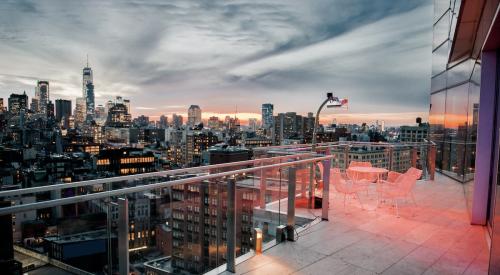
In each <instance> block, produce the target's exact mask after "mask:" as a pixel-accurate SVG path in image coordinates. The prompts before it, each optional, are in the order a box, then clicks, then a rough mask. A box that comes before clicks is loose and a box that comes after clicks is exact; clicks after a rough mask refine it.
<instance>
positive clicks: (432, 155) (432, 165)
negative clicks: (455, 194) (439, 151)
mask: <svg viewBox="0 0 500 275" xmlns="http://www.w3.org/2000/svg"><path fill="white" fill-rule="evenodd" d="M427 157H428V159H429V160H428V167H429V168H428V169H429V176H430V179H431V180H434V175H435V174H436V145H434V144H431V145H430V147H429V154H428V156H427Z"/></svg>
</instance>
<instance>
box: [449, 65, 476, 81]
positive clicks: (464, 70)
mask: <svg viewBox="0 0 500 275" xmlns="http://www.w3.org/2000/svg"><path fill="white" fill-rule="evenodd" d="M473 65H474V61H473V60H472V59H467V60H465V61H464V62H462V63H460V64H457V65H455V66H454V67H452V68H450V69H448V80H447V85H448V87H450V86H453V85H456V84H458V83H461V82H464V81H468V80H469V79H470V76H471V75H472V68H473Z"/></svg>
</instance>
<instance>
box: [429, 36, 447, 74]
mask: <svg viewBox="0 0 500 275" xmlns="http://www.w3.org/2000/svg"><path fill="white" fill-rule="evenodd" d="M449 44H450V43H449V42H446V43H444V44H443V45H441V47H439V48H438V49H436V50H435V51H434V52H433V53H432V75H433V76H434V75H437V74H439V73H440V72H442V71H444V70H446V63H447V62H448V47H449Z"/></svg>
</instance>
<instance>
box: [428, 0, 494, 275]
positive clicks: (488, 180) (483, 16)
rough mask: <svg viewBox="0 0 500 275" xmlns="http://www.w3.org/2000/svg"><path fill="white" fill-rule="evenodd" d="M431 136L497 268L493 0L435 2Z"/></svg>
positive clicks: (438, 159)
mask: <svg viewBox="0 0 500 275" xmlns="http://www.w3.org/2000/svg"><path fill="white" fill-rule="evenodd" d="M433 23H434V25H433V43H432V52H433V58H432V80H431V99H430V103H431V104H430V112H429V122H430V138H431V140H432V141H433V142H435V143H436V145H437V156H436V168H437V169H439V170H440V171H441V172H442V173H443V174H445V175H447V176H450V177H452V178H454V179H456V180H458V181H459V182H462V183H464V184H463V186H464V194H465V197H466V199H467V207H468V209H469V213H470V217H471V223H472V224H476V225H486V228H487V232H488V234H487V236H488V238H489V239H490V242H489V243H490V251H489V252H490V266H489V273H490V274H500V203H498V202H499V200H500V187H499V186H500V85H499V84H500V39H499V37H500V0H435V1H434V22H433Z"/></svg>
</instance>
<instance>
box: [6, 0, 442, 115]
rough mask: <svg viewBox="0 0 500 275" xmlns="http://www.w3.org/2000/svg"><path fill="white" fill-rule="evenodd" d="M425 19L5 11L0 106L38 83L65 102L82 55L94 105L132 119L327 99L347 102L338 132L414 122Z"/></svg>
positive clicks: (278, 7) (239, 11)
mask: <svg viewBox="0 0 500 275" xmlns="http://www.w3.org/2000/svg"><path fill="white" fill-rule="evenodd" d="M431 18H432V5H431V1H430V0H424V1H422V0H414V1H411V0H405V1H392V0H385V1H383V0H324V1H320V0H316V1H303V0H300V1H292V0H282V1H280V0H273V1H271V0H265V1H260V0H241V1H185V0H173V1H163V0H162V1H156V0H155V1H141V0H135V1H67V0H60V1H56V0H54V1H52V0H39V1H27V0H26V1H20V0H12V1H9V0H7V1H5V0H4V1H1V2H0V60H1V61H0V97H4V98H7V97H8V95H9V94H10V93H12V92H22V91H23V90H26V92H27V94H28V95H29V96H30V97H31V96H32V95H33V94H34V85H35V82H36V80H37V79H46V80H49V81H50V85H51V94H50V97H51V99H57V98H65V99H71V100H73V101H74V99H75V97H77V96H80V94H81V70H82V68H83V66H84V64H85V56H86V54H87V53H88V55H89V60H90V65H91V67H92V69H93V70H94V84H95V91H96V100H97V103H104V102H105V101H106V100H108V99H110V98H112V97H114V96H116V95H122V96H124V97H127V98H130V99H131V101H132V106H133V108H132V112H133V115H134V116H136V115H139V114H147V115H151V116H157V115H160V114H171V113H173V112H176V113H185V112H186V109H187V107H189V105H190V104H198V105H200V107H201V108H202V110H203V112H204V113H206V114H205V115H204V117H206V115H210V114H214V113H215V114H217V113H218V114H229V113H233V112H235V109H236V108H237V109H238V113H241V115H240V116H242V117H243V118H248V117H258V116H259V115H258V114H259V113H260V106H261V104H262V103H266V102H271V103H274V104H275V110H276V111H278V112H286V111H296V112H298V113H307V112H310V111H314V110H315V109H317V107H318V105H319V104H320V103H321V101H322V100H323V98H324V96H325V92H326V91H333V92H334V93H335V94H336V95H338V96H339V97H347V98H349V101H350V106H349V110H343V111H338V112H337V113H341V114H339V115H335V116H336V117H338V120H339V122H352V121H357V122H362V121H367V122H372V121H374V120H375V119H377V118H378V119H383V120H386V123H388V124H401V123H411V122H412V121H414V117H415V116H424V117H426V115H427V112H428V106H429V103H428V98H429V95H428V91H429V86H430V68H431V41H432V24H431V21H432V19H431ZM332 117H333V111H331V110H328V111H326V112H325V119H331V118H332Z"/></svg>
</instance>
